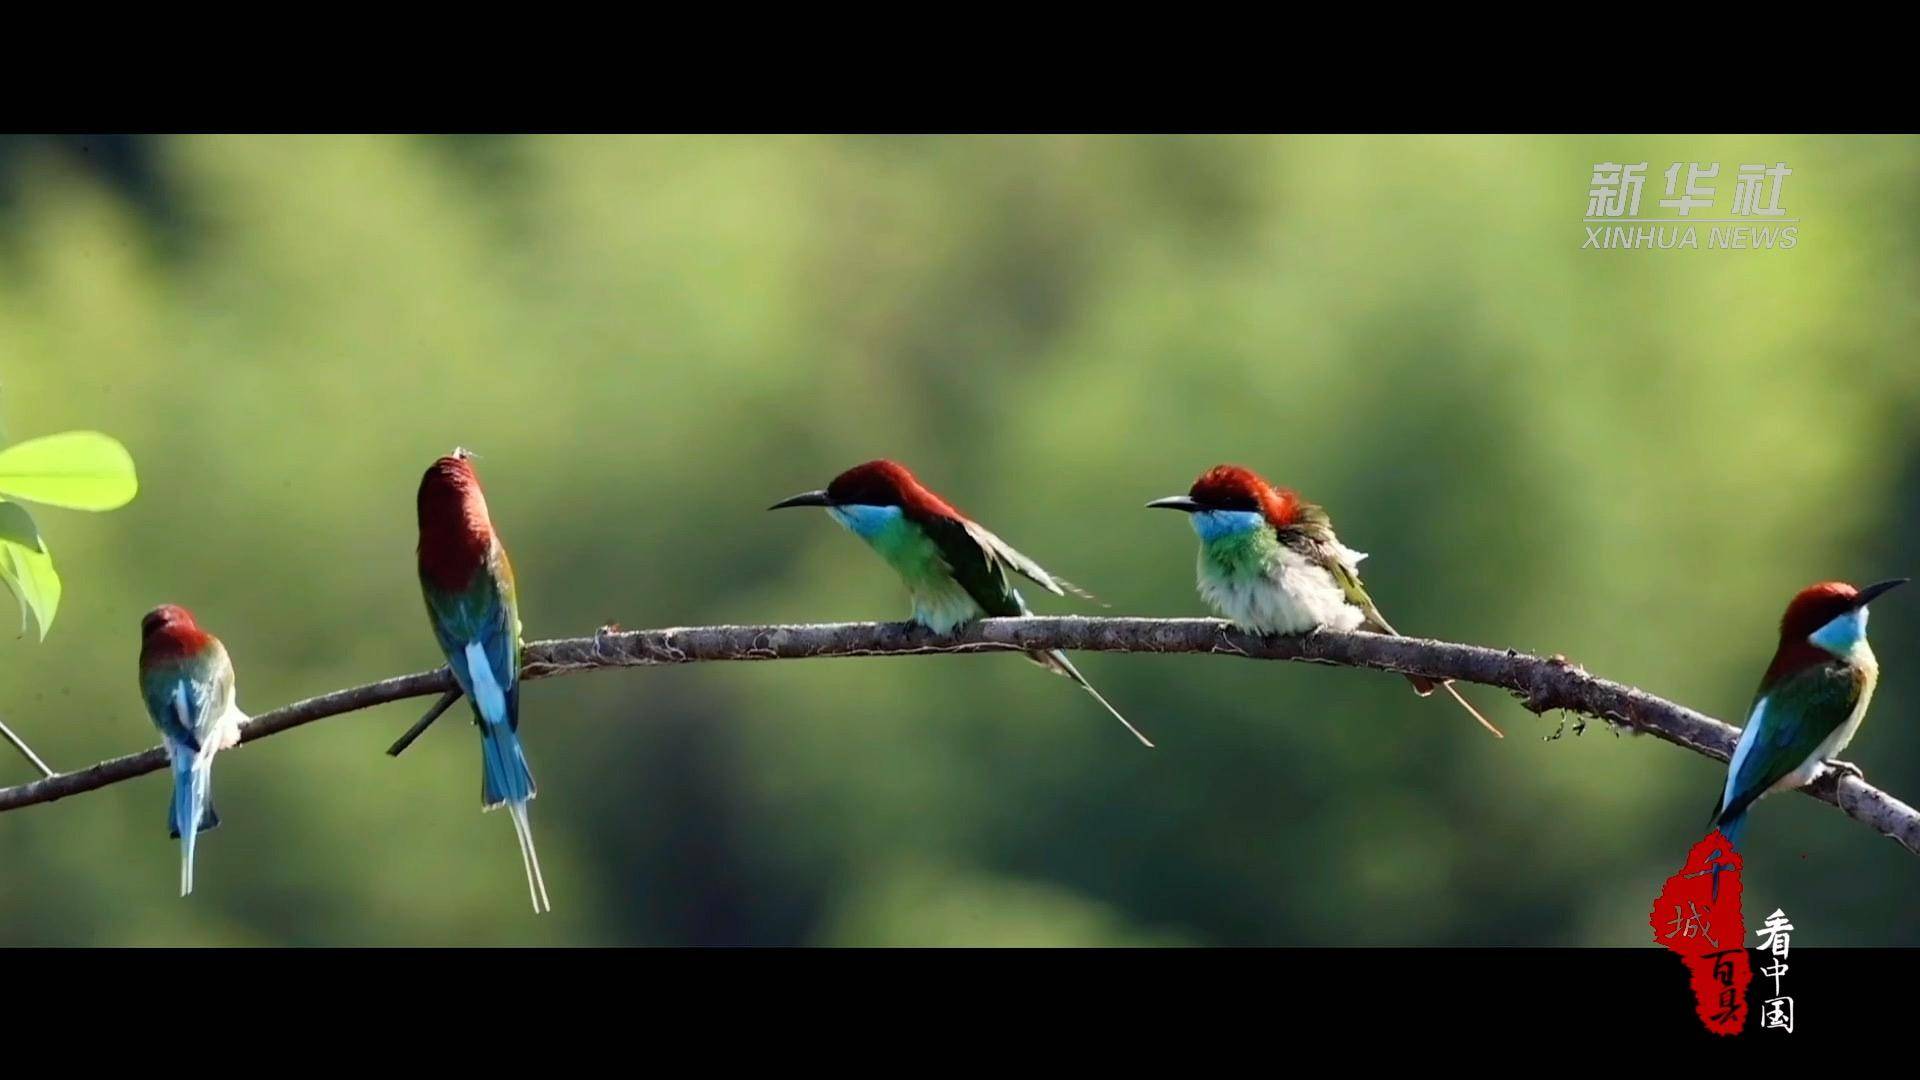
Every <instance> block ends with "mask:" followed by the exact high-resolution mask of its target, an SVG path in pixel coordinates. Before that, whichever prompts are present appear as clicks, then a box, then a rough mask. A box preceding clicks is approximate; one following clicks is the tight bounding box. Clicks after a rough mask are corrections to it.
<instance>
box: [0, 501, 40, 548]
mask: <svg viewBox="0 0 1920 1080" xmlns="http://www.w3.org/2000/svg"><path fill="white" fill-rule="evenodd" d="M0 540H11V541H13V542H14V543H16V544H21V545H23V546H25V547H29V548H32V549H33V550H35V551H41V552H44V551H46V550H47V542H46V541H45V540H42V539H41V538H40V526H39V525H36V524H35V523H34V520H33V515H32V514H29V513H27V508H26V507H24V506H21V505H20V504H19V503H10V502H7V501H5V500H0Z"/></svg>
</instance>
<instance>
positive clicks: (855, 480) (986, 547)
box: [767, 460, 1153, 746]
mask: <svg viewBox="0 0 1920 1080" xmlns="http://www.w3.org/2000/svg"><path fill="white" fill-rule="evenodd" d="M792 506H819V507H824V508H825V509H826V511H827V513H828V514H830V515H831V516H832V517H833V519H834V520H835V521H837V522H839V523H840V524H841V525H843V526H845V527H846V528H847V530H848V531H849V532H851V533H853V534H854V535H855V536H858V537H859V538H860V539H862V540H864V541H866V542H867V545H868V546H869V547H871V548H873V550H874V551H875V552H876V553H878V554H879V556H880V557H881V558H882V559H885V560H886V562H887V565H889V566H891V567H893V569H894V572H896V573H898V574H899V575H900V580H901V581H902V582H904V583H905V584H906V586H907V591H908V593H909V594H911V596H912V598H913V620H914V621H915V622H918V623H919V624H921V625H922V626H925V627H926V628H927V629H929V630H932V631H933V632H934V633H936V634H946V633H951V632H952V631H953V630H954V628H955V627H958V626H960V625H962V624H964V623H967V622H971V621H972V620H974V619H979V618H986V617H990V616H999V617H1007V616H1015V615H1031V614H1032V611H1030V610H1029V609H1028V608H1027V602H1026V600H1025V599H1024V598H1023V597H1021V595H1020V591H1019V590H1018V589H1016V588H1014V587H1013V584H1012V582H1011V581H1010V580H1009V579H1008V576H1007V571H1009V570H1012V571H1014V572H1015V573H1018V574H1020V575H1021V576H1023V577H1025V578H1026V579H1027V580H1029V581H1032V582H1033V583H1034V584H1036V585H1039V586H1040V587H1041V588H1043V589H1045V590H1047V591H1048V592H1050V593H1053V594H1054V595H1055V596H1065V595H1066V594H1067V593H1068V592H1072V593H1073V594H1074V595H1076V596H1080V597H1083V598H1086V599H1092V597H1091V596H1090V595H1088V594H1087V593H1086V592H1084V591H1083V590H1081V589H1080V588H1078V587H1076V586H1075V585H1073V584H1072V583H1071V582H1068V581H1065V580H1062V579H1060V578H1057V577H1054V576H1053V575H1052V574H1049V573H1047V572H1046V571H1045V570H1043V569H1041V567H1040V564H1039V563H1036V562H1034V561H1033V560H1032V559H1029V558H1027V557H1026V556H1025V555H1022V554H1020V553H1019V552H1018V551H1015V550H1014V549H1013V548H1012V547H1010V546H1008V544H1007V542H1006V541H1004V540H1002V539H1000V538H999V537H997V536H995V535H994V534H992V533H991V532H988V531H987V530H986V529H985V528H984V527H983V526H981V525H980V524H979V523H978V522H975V521H972V520H970V519H968V518H967V516H966V515H964V514H962V513H961V512H960V511H958V510H955V509H954V508H953V507H952V506H951V505H949V504H948V503H947V502H946V501H945V500H943V499H941V498H940V496H938V495H935V494H934V493H933V492H931V491H929V490H927V488H926V487H925V486H924V485H922V484H921V483H920V481H919V480H917V479H915V478H914V475H913V474H912V473H911V472H909V471H907V467H906V466H904V465H901V464H900V463H898V462H894V461H886V460H880V461H869V462H867V463H866V464H864V465H855V466H854V467H853V468H851V469H848V470H847V471H846V472H843V473H841V474H840V475H839V476H836V477H834V479H833V483H831V484H828V485H827V486H826V488H824V489H822V490H820V491H807V492H802V493H801V494H799V495H795V496H793V497H792V498H790V499H782V500H781V501H779V502H777V503H774V504H773V505H772V506H770V507H768V508H767V509H769V510H781V509H785V508H787V507H792ZM1028 658H1029V659H1031V660H1032V661H1033V662H1034V663H1036V664H1039V665H1040V666H1041V667H1043V668H1046V669H1047V670H1049V671H1052V672H1054V673H1056V674H1059V675H1064V676H1066V677H1067V678H1069V679H1071V680H1073V682H1074V683H1075V684H1076V685H1077V686H1079V687H1080V688H1081V689H1082V690H1085V691H1086V692H1087V693H1089V694H1091V695H1093V699H1094V700H1095V701H1098V702H1099V703H1100V704H1101V705H1102V706H1103V707H1105V708H1106V710H1107V711H1108V712H1110V713H1112V714H1113V718H1114V719H1116V720H1118V721H1120V723H1122V724H1124V725H1125V726H1126V729H1127V730H1128V731H1131V732H1133V736H1134V738H1136V739H1139V740H1140V741H1141V742H1142V743H1143V744H1145V745H1147V746H1152V745H1153V743H1152V742H1150V741H1148V739H1147V737H1146V736H1145V735H1142V734H1141V733H1140V731H1139V729H1137V728H1135V727H1134V726H1133V725H1132V724H1131V723H1129V722H1128V721H1127V718H1126V717H1124V716H1122V715H1120V710H1118V709H1116V708H1114V707H1113V705H1112V704H1110V703H1109V702H1108V701H1107V699H1106V698H1104V697H1102V696H1101V695H1100V691H1098V690H1095V689H1094V688H1093V684H1091V683H1089V682H1087V680H1086V677H1085V676H1083V675H1081V674H1080V672H1079V670H1078V669H1077V668H1075V667H1074V666H1073V664H1072V662H1070V661H1069V660H1068V659H1067V655H1066V653H1064V652H1061V651H1060V650H1058V649H1049V650H1047V651H1044V652H1035V653H1029V654H1028Z"/></svg>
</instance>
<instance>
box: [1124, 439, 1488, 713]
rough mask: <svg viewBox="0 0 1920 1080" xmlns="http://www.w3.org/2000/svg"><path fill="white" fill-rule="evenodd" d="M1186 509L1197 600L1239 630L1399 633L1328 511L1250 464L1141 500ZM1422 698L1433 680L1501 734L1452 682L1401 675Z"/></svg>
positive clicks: (1360, 556) (1208, 474) (1209, 472)
mask: <svg viewBox="0 0 1920 1080" xmlns="http://www.w3.org/2000/svg"><path fill="white" fill-rule="evenodd" d="M1147 505H1148V506H1149V507H1154V508H1157V509H1163V510H1180V511H1184V512H1185V513H1186V514H1187V515H1188V516H1189V520H1191V521H1192V522H1193V530H1194V531H1195V532H1197V533H1199V534H1200V564H1199V583H1200V596H1201V598H1202V599H1204V600H1206V602H1207V604H1208V605H1209V606H1211V607H1212V608H1213V609H1214V610H1215V611H1217V612H1219V613H1220V614H1221V615H1222V616H1223V617H1225V618H1226V619H1227V620H1228V621H1229V622H1232V623H1233V624H1234V625H1235V626H1238V627H1240V628H1241V629H1243V630H1250V631H1252V632H1254V633H1258V634H1304V633H1309V632H1311V631H1314V630H1318V629H1321V628H1323V627H1324V628H1327V629H1332V630H1366V631H1370V632H1372V633H1375V634H1396V635H1397V634H1398V633H1399V631H1397V630H1395V629H1394V628H1393V627H1392V626H1391V625H1389V624H1388V622H1387V620H1386V618H1385V617H1384V616H1382V615H1381V614H1380V609H1379V608H1378V607H1375V606H1374V603H1373V600H1372V599H1371V598H1370V597H1368V596H1367V591H1366V589H1364V588H1362V587H1361V585H1360V560H1362V559H1365V558H1366V557H1367V556H1366V554H1365V553H1363V552H1359V551H1355V550H1353V549H1352V548H1350V547H1348V546H1346V545H1345V544H1342V543H1341V542H1340V538H1339V537H1338V536H1335V535H1334V532H1333V522H1332V520H1331V519H1330V518H1328V517H1327V512H1326V511H1325V510H1322V509H1321V508H1320V507H1318V506H1315V505H1314V504H1313V503H1310V502H1308V501H1306V500H1305V499H1303V498H1301V497H1300V495H1299V493H1298V492H1295V491H1291V490H1289V489H1287V488H1282V487H1275V486H1274V485H1272V484H1269V483H1267V481H1266V480H1264V479H1262V478H1261V477H1260V475H1259V474H1258V473H1255V472H1254V471H1253V470H1251V469H1244V468H1241V467H1240V466H1238V465H1216V466H1214V467H1213V468H1211V469H1208V470H1207V471H1206V472H1204V473H1202V474H1201V475H1200V479H1198V480H1195V481H1194V482H1193V487H1192V488H1190V489H1188V491H1187V493H1186V494H1185V495H1172V496H1169V497H1167V498H1164V499H1155V500H1154V501H1152V502H1150V503H1148V504H1147ZM1407 681H1408V682H1411V683H1412V684H1413V688H1414V690H1415V692H1417V693H1418V694H1419V695H1420V696H1421V697H1426V696H1427V695H1428V694H1431V693H1433V691H1434V687H1435V686H1436V685H1437V686H1439V687H1440V688H1442V689H1444V690H1446V692H1447V693H1448V694H1451V695H1452V696H1453V700H1455V701H1457V702H1459V703H1460V707H1461V708H1463V709H1465V710H1467V712H1468V713H1469V714H1471V715H1472V716H1473V718H1474V719H1475V720H1478V721H1480V724H1481V726H1482V727H1485V728H1486V729H1487V730H1488V731H1491V732H1493V733H1494V735H1496V736H1499V735H1500V729H1499V728H1496V727H1494V726H1493V725H1492V724H1491V723H1489V722H1488V721H1487V718H1486V717H1484V716H1481V715H1480V712H1479V710H1478V709H1475V708H1474V707H1473V706H1472V705H1469V704H1468V703H1467V699H1466V698H1463V697H1461V696H1460V692H1459V691H1457V690H1455V689H1454V688H1453V684H1452V683H1451V682H1436V681H1435V680H1433V679H1428V678H1424V677H1422V676H1419V675H1408V676H1407Z"/></svg>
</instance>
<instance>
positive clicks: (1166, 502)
mask: <svg viewBox="0 0 1920 1080" xmlns="http://www.w3.org/2000/svg"><path fill="white" fill-rule="evenodd" d="M1147 509H1149V510H1184V511H1186V512H1187V513H1189V514H1194V513H1198V512H1200V511H1201V510H1205V509H1206V507H1204V506H1201V505H1200V504H1199V503H1197V502H1194V501H1193V499H1192V498H1190V497H1188V496H1186V495H1169V496H1167V497H1166V498H1164V499H1155V500H1153V501H1152V502H1150V503H1148V504H1147Z"/></svg>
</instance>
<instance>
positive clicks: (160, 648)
mask: <svg viewBox="0 0 1920 1080" xmlns="http://www.w3.org/2000/svg"><path fill="white" fill-rule="evenodd" d="M212 640H213V635H211V634H209V633H207V632H206V631H205V630H202V629H200V624H199V623H196V622H194V621H193V612H191V611H188V610H187V609H186V608H183V607H181V606H180V605H178V604H162V605H160V606H159V607H157V608H154V609H153V610H152V611H149V612H147V613H146V615H145V616H144V617H142V618H141V620H140V665H141V666H142V667H145V666H146V665H148V664H150V663H153V662H155V661H159V660H171V659H176V658H178V657H182V656H189V655H192V654H195V653H198V652H199V651H200V650H201V649H204V648H206V646H207V643H208V642H210V641H212Z"/></svg>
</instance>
